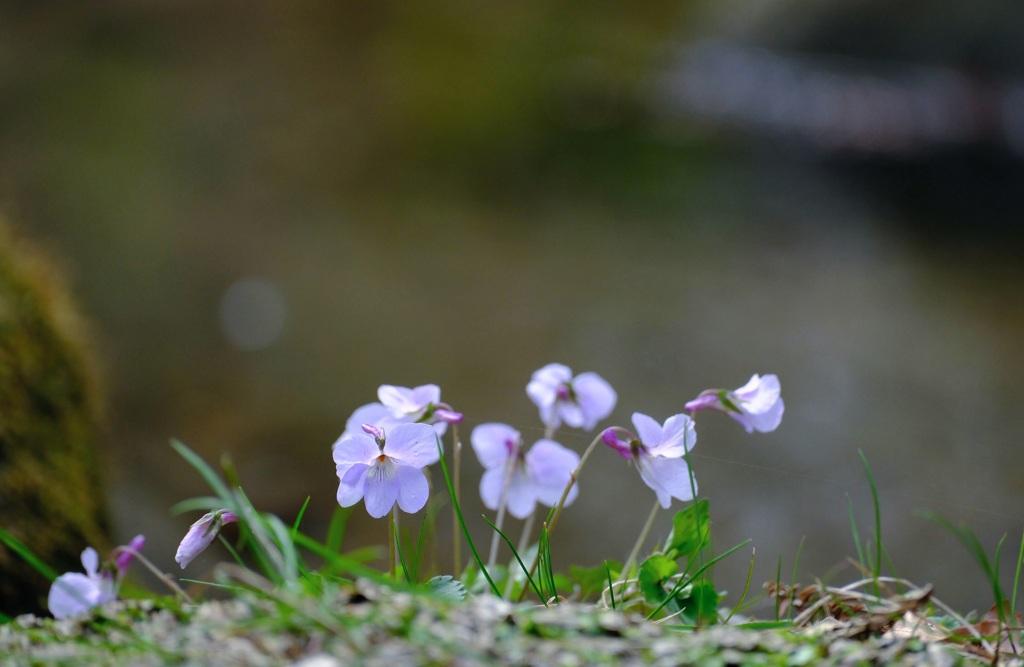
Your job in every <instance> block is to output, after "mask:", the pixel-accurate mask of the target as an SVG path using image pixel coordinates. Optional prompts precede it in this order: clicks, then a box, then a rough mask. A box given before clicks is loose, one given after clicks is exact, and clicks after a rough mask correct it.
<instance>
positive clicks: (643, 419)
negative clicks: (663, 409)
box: [633, 412, 662, 449]
mask: <svg viewBox="0 0 1024 667" xmlns="http://www.w3.org/2000/svg"><path fill="white" fill-rule="evenodd" d="M633 427H634V428H635V429H636V436H637V438H639V439H640V443H641V444H642V445H643V446H644V447H647V448H648V449H653V448H656V447H657V446H658V445H660V444H661V433H662V431H661V424H659V423H658V421H657V420H656V419H654V418H653V417H648V416H647V415H645V414H643V413H642V412H634V413H633Z"/></svg>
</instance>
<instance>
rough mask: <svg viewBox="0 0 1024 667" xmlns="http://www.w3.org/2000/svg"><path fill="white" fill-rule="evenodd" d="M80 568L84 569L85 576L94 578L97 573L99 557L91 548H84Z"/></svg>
mask: <svg viewBox="0 0 1024 667" xmlns="http://www.w3.org/2000/svg"><path fill="white" fill-rule="evenodd" d="M82 567H84V568H85V572H86V574H88V575H89V576H90V577H95V576H96V573H97V572H99V569H100V557H99V554H97V553H96V550H95V549H93V548H92V547H86V548H85V550H84V551H83V552H82Z"/></svg>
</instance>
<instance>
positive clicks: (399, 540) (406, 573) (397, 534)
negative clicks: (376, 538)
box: [391, 504, 412, 584]
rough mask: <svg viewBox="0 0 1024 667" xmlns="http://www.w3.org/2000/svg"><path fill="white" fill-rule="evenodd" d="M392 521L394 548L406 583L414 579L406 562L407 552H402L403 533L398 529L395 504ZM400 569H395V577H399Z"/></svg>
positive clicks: (396, 506)
mask: <svg viewBox="0 0 1024 667" xmlns="http://www.w3.org/2000/svg"><path fill="white" fill-rule="evenodd" d="M391 523H393V524H394V530H395V545H394V549H395V551H396V552H397V554H398V565H401V567H402V574H403V575H404V576H405V581H406V583H410V584H411V583H412V579H411V578H410V577H409V567H408V566H407V565H406V563H405V553H403V552H402V533H401V531H400V530H399V529H398V505H397V504H395V506H394V508H393V509H392V510H391ZM398 574H399V572H398V570H397V569H396V570H395V579H396V580H397V579H398Z"/></svg>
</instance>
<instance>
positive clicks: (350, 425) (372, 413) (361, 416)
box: [338, 403, 409, 442]
mask: <svg viewBox="0 0 1024 667" xmlns="http://www.w3.org/2000/svg"><path fill="white" fill-rule="evenodd" d="M407 421H409V420H408V419H398V418H396V417H394V416H393V415H392V414H391V411H390V410H388V409H387V408H386V407H384V405H382V404H381V403H368V404H366V405H364V406H362V407H359V408H356V411H355V412H353V413H352V416H351V417H349V418H348V421H346V422H345V432H344V433H342V434H341V438H338V441H339V442H340V441H341V440H342V439H343V438H344V437H345V436H347V435H356V434H362V433H363V424H373V425H374V426H379V427H381V428H383V429H384V430H390V429H391V427H392V426H396V425H398V424H402V423H404V422H407Z"/></svg>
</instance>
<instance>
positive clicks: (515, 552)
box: [481, 515, 548, 607]
mask: <svg viewBox="0 0 1024 667" xmlns="http://www.w3.org/2000/svg"><path fill="white" fill-rule="evenodd" d="M481 516H483V515H481ZM484 521H486V522H487V525H488V526H490V527H491V528H493V529H494V531H495V532H497V533H498V535H499V536H500V537H501V539H503V540H505V544H507V545H508V548H509V549H511V550H512V555H513V556H515V557H516V561H517V562H518V563H519V567H521V568H523V573H524V574H526V580H527V581H528V582H530V587H531V588H533V591H534V592H535V593H536V594H537V597H539V598H540V601H541V602H542V603H543V604H544V606H545V607H546V606H548V603H547V600H545V599H544V593H543V592H541V590H540V589H539V588H537V584H536V583H535V582H534V581H533V577H531V576H530V570H529V569H528V568H527V567H526V564H525V563H523V559H522V558H520V557H519V552H518V551H516V548H515V546H514V545H513V544H512V540H510V539H508V536H507V535H505V533H503V532H501V531H500V530H498V527H497V526H495V525H494V524H493V523H491V520H490V519H488V518H487V517H486V516H484ZM509 576H511V575H509Z"/></svg>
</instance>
